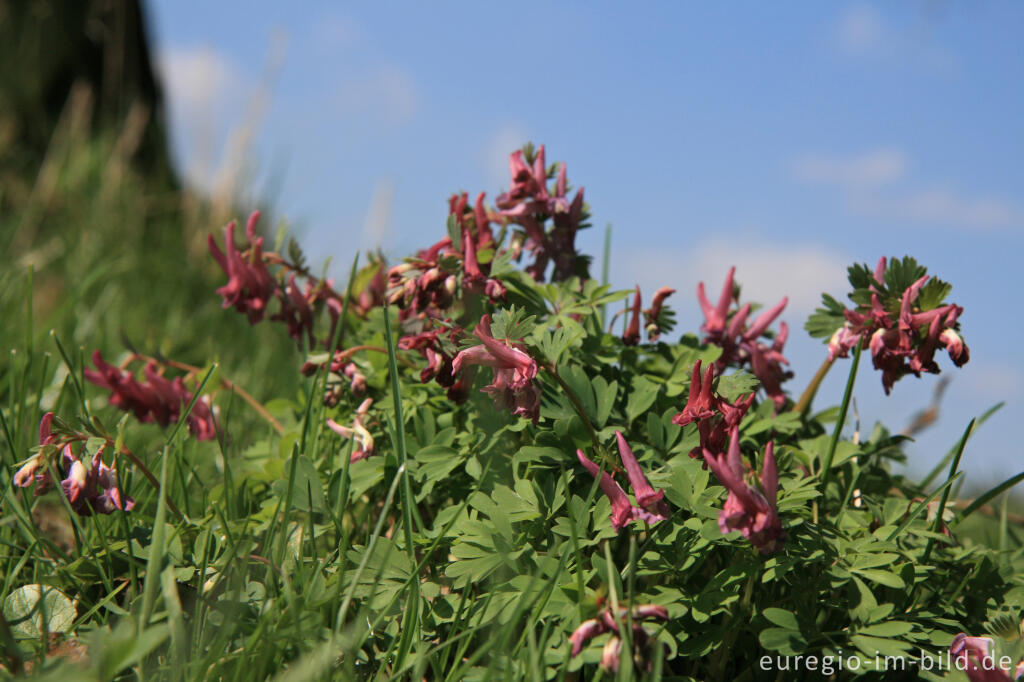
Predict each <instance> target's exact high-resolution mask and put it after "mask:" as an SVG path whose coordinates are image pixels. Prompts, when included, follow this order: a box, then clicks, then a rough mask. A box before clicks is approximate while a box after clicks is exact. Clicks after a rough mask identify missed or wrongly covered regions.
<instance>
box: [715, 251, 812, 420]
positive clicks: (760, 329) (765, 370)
mask: <svg viewBox="0 0 1024 682" xmlns="http://www.w3.org/2000/svg"><path fill="white" fill-rule="evenodd" d="M735 273H736V268H735V267H732V268H730V269H729V274H728V275H726V278H725V284H724V285H723V286H722V293H721V295H720V296H719V297H718V303H717V304H716V305H714V306H712V305H711V303H710V301H708V298H707V295H706V294H705V292H704V283H703V282H701V283H700V284H698V285H697V300H698V301H699V302H700V307H701V310H702V311H703V312H704V324H703V325H701V331H703V332H704V335H705V336H704V343H711V344H714V345H716V346H719V347H720V348H721V349H722V354H721V355H720V356H719V358H718V360H717V361H715V368H716V369H717V370H718V372H719V373H721V372H722V370H724V369H725V368H726V367H728V366H732V367H742V366H743V365H745V364H747V363H749V364H750V370H751V371H752V372H753V373H754V375H755V376H756V377H757V378H758V379H759V380H760V381H761V386H762V387H763V388H764V391H765V393H766V394H768V397H769V398H771V399H772V402H774V403H775V407H776V409H781V408H782V407H783V406H784V405H785V404H786V395H785V394H784V393H783V392H782V382H783V381H785V380H786V379H788V378H790V377H791V376H792V372H789V371H786V370H784V369H783V368H782V365H788V364H789V361H788V360H787V359H786V358H785V356H783V355H782V347H783V346H784V345H785V343H786V339H787V337H788V336H789V327H788V326H787V325H786V323H785V322H781V323H779V332H778V334H776V335H775V338H774V340H772V342H771V343H770V344H768V343H765V342H763V341H761V340H760V337H761V336H763V335H764V334H765V332H767V330H768V327H769V325H771V323H772V322H774V321H775V318H777V317H778V316H779V315H780V314H781V313H782V311H783V309H784V308H785V307H786V304H787V303H788V302H789V299H788V298H783V299H782V300H781V301H779V302H778V303H777V304H776V305H775V306H774V307H773V308H769V309H768V310H765V311H764V312H763V313H761V314H760V315H758V316H757V317H756V318H755V319H754V321H753V322H751V323H750V325H749V326H747V318H748V317H749V316H750V311H751V307H750V304H749V303H747V304H746V305H744V306H743V307H741V308H740V309H739V310H737V311H736V312H735V313H733V314H732V316H730V315H729V308H730V306H731V305H732V301H733V294H734V285H733V276H734V275H735Z"/></svg>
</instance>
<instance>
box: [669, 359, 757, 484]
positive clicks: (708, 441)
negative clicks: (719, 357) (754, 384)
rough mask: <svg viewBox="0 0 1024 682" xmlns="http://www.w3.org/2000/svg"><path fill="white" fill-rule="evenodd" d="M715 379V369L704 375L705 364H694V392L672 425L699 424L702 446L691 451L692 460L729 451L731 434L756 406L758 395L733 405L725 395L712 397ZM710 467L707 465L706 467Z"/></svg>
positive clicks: (711, 367) (712, 368)
mask: <svg viewBox="0 0 1024 682" xmlns="http://www.w3.org/2000/svg"><path fill="white" fill-rule="evenodd" d="M714 380H715V366H714V365H713V364H711V365H708V367H707V369H706V370H705V371H704V375H703V377H702V376H701V361H700V360H698V361H697V362H695V363H693V373H692V375H691V377H690V392H689V395H688V396H687V399H686V405H685V407H683V411H682V412H680V413H679V414H677V415H676V416H674V417H672V423H673V424H675V425H677V426H686V425H687V424H690V423H693V422H696V424H697V432H698V433H699V434H700V444H699V445H697V447H695V448H693V449H692V450H690V457H692V458H694V459H696V458H697V457H700V456H701V455H702V454H703V452H704V450H710V451H711V452H721V451H723V450H725V447H726V443H727V442H728V439H729V431H730V430H732V429H733V428H735V427H737V426H739V424H740V422H741V421H743V417H744V416H746V414H747V410H749V409H750V406H751V405H753V404H754V394H753V393H751V394H749V395H747V397H746V398H740V399H738V400H737V401H736V402H735V403H730V402H729V401H728V400H726V399H725V398H723V397H721V396H716V395H713V394H712V389H713V384H714ZM705 468H706V465H705Z"/></svg>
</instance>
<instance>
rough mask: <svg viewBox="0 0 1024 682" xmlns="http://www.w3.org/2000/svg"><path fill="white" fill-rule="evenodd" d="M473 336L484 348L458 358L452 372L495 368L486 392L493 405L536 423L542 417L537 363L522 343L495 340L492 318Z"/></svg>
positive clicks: (471, 350)
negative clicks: (536, 379)
mask: <svg viewBox="0 0 1024 682" xmlns="http://www.w3.org/2000/svg"><path fill="white" fill-rule="evenodd" d="M473 334H474V335H475V336H476V337H477V338H478V339H480V341H481V342H482V345H479V346H472V347H471V348H467V349H465V350H463V351H461V352H460V353H459V354H458V355H456V356H455V359H454V360H453V361H452V369H453V371H454V372H455V373H456V374H458V373H459V372H461V371H462V368H463V367H465V366H469V365H486V366H488V367H490V368H492V369H493V370H494V378H493V380H492V381H491V383H490V385H488V386H486V387H484V388H483V391H484V392H485V393H488V394H490V396H491V397H492V398H493V399H494V406H495V407H496V408H498V409H508V410H509V411H510V412H512V414H514V415H517V416H519V417H522V418H524V419H530V420H532V421H533V423H534V424H536V423H537V419H538V418H539V417H540V389H539V388H537V386H536V385H535V384H534V382H533V380H534V378H535V377H536V376H537V362H536V361H535V360H534V359H533V358H531V357H530V356H529V355H528V354H527V353H526V350H525V347H524V346H523V345H522V344H519V343H516V344H513V343H512V342H510V341H509V340H507V339H506V340H503V341H499V340H498V339H495V338H494V336H493V335H492V334H491V318H490V316H489V315H484V316H483V317H482V318H481V319H480V322H479V323H478V324H477V325H476V327H475V328H474V329H473Z"/></svg>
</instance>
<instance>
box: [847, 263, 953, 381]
mask: <svg viewBox="0 0 1024 682" xmlns="http://www.w3.org/2000/svg"><path fill="white" fill-rule="evenodd" d="M886 270H887V261H886V259H885V258H884V257H883V258H881V259H879V261H878V265H877V266H876V267H875V271H874V282H871V283H869V284H868V287H867V290H868V292H870V300H871V302H870V304H868V303H866V302H862V303H861V304H860V305H858V306H857V307H856V309H854V310H850V309H844V310H843V316H844V317H845V319H846V322H845V324H843V326H842V327H840V328H839V329H837V330H836V331H835V332H834V333H833V334H832V337H831V339H829V342H828V358H829V361H830V362H831V361H833V360H835V359H836V358H845V357H847V356H848V355H849V352H850V351H851V350H853V349H854V348H856V347H857V344H863V346H862V347H864V348H867V349H870V351H871V359H872V363H873V364H874V367H875V369H877V370H881V372H882V387H883V388H884V389H885V392H886V394H888V393H889V392H890V391H891V390H892V387H893V385H894V384H895V383H896V382H897V381H898V380H899V379H900V378H902V377H903V376H905V375H907V374H913V375H915V376H918V377H919V376H921V373H922V372H927V373H930V374H938V373H939V366H938V364H937V363H936V362H935V352H936V350H938V349H939V348H940V346H941V347H944V348H945V349H946V351H947V352H948V353H949V357H950V359H951V360H952V361H953V364H955V365H956V366H957V367H962V366H963V365H964V364H965V363H966V362H967V361H968V360H969V359H970V351H969V349H968V348H967V344H965V343H964V341H963V339H962V338H961V337H960V334H959V333H958V329H959V325H958V322H957V320H958V318H959V317H960V315H961V314H962V313H963V308H962V307H960V306H958V305H955V304H946V305H940V306H937V307H935V308H931V309H929V310H921V309H920V303H919V301H918V298H919V296H920V293H921V291H922V289H924V287H925V285H926V284H927V283H928V280H929V279H930V277H929V276H928V275H922V276H921V277H919V278H918V279H917V280H916V281H914V282H913V283H912V284H910V286H908V287H907V288H906V289H905V290H903V291H902V292H900V291H888V290H886V289H885V282H884V276H885V273H886ZM883 299H884V302H883ZM897 301H898V307H899V310H898V312H897V311H896V309H895V308H896V304H897Z"/></svg>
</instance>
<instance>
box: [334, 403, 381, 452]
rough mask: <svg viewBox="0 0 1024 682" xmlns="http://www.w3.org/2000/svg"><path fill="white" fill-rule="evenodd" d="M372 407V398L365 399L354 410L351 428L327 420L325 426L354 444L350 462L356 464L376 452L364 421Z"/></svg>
mask: <svg viewBox="0 0 1024 682" xmlns="http://www.w3.org/2000/svg"><path fill="white" fill-rule="evenodd" d="M371 405H373V398H367V399H366V400H364V401H363V402H362V403H361V404H360V405H359V408H358V409H357V410H356V414H355V417H353V419H352V427H351V428H349V427H347V426H342V425H341V424H339V423H338V422H336V421H334V420H333V419H328V420H327V426H328V427H329V428H330V429H331V431H334V432H335V433H336V434H338V435H339V436H341V437H342V438H348V439H349V440H351V441H353V443H355V445H354V447H353V449H352V455H351V457H349V461H350V462H358V461H359V460H361V459H366V458H368V457H369V456H370V455H372V454H373V453H375V452H376V451H377V449H376V448H375V447H374V443H373V436H372V435H370V432H369V431H368V430H367V429H366V425H365V423H364V422H365V421H366V416H367V414H368V413H369V411H370V406H371Z"/></svg>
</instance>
